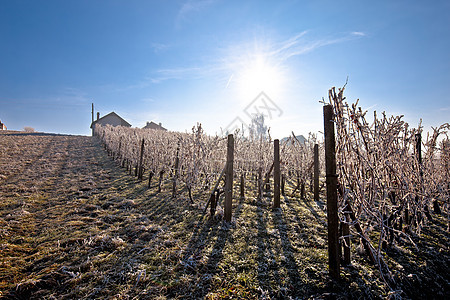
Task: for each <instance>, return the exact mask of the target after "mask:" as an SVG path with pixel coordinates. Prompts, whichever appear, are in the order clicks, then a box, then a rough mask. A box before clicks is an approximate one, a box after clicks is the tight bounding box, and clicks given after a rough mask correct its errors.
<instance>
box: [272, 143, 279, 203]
mask: <svg viewBox="0 0 450 300" xmlns="http://www.w3.org/2000/svg"><path fill="white" fill-rule="evenodd" d="M273 165H274V167H273V181H274V182H273V208H280V141H279V140H274V141H273Z"/></svg>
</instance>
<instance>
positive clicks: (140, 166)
mask: <svg viewBox="0 0 450 300" xmlns="http://www.w3.org/2000/svg"><path fill="white" fill-rule="evenodd" d="M144 143H145V140H144V139H142V143H141V153H140V156H139V171H138V179H142V176H143V175H144V166H143V161H144Z"/></svg>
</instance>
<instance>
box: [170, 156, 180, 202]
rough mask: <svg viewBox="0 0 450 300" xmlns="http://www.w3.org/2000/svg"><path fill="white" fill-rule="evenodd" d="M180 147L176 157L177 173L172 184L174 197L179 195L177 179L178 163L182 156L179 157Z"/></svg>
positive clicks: (176, 172)
mask: <svg viewBox="0 0 450 300" xmlns="http://www.w3.org/2000/svg"><path fill="white" fill-rule="evenodd" d="M179 151H180V148H177V157H176V158H175V175H174V176H173V185H172V198H175V197H176V196H177V179H178V165H179V163H180V158H179V157H178V154H179Z"/></svg>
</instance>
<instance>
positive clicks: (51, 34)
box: [0, 0, 450, 138]
mask: <svg viewBox="0 0 450 300" xmlns="http://www.w3.org/2000/svg"><path fill="white" fill-rule="evenodd" d="M449 20H450V1H439V0H436V1H396V0H392V1H320V0H319V1H318V0H315V1H225V0H216V1H215V0H202V1H200V0H199V1H115V0H111V1H82V0H77V1H71V0H68V1H21V0H17V1H12V0H11V1H7V0H4V1H1V2H0V120H2V121H3V122H4V123H5V124H6V125H7V126H8V129H11V130H22V129H23V127H25V126H30V127H33V128H35V129H36V130H37V131H44V132H55V133H70V134H85V135H89V134H90V129H89V126H90V122H91V103H92V102H94V105H95V110H96V111H100V114H101V115H102V116H103V115H105V114H107V113H109V112H111V111H115V112H116V113H118V114H119V115H121V116H122V117H123V118H124V119H126V120H127V121H128V122H129V123H131V124H132V125H133V126H134V127H142V126H144V125H145V123H146V122H147V121H154V122H162V123H163V126H165V127H166V128H168V129H169V130H178V131H185V130H190V128H192V126H193V125H195V124H196V123H197V122H201V123H202V124H203V127H204V128H205V130H206V131H207V132H208V133H210V134H214V133H220V132H221V130H225V129H226V128H229V127H230V126H232V125H230V123H233V121H236V120H237V122H243V123H246V124H247V123H249V122H250V117H249V116H248V114H246V108H248V107H249V106H250V109H258V107H259V108H260V109H261V112H263V113H264V112H266V113H267V114H268V113H270V112H273V114H272V115H271V116H270V117H269V116H268V117H267V118H266V120H267V123H268V125H269V127H271V133H272V136H273V137H274V138H281V137H284V136H287V135H289V134H290V132H291V131H294V132H295V133H298V134H304V135H306V134H307V133H308V132H317V131H320V130H322V126H323V121H322V105H321V104H320V103H319V100H321V99H322V97H325V98H326V97H327V93H328V89H329V88H330V87H332V86H337V87H340V86H342V85H343V84H344V83H345V81H346V78H347V76H348V77H349V81H348V85H347V90H346V96H347V99H348V100H351V101H353V100H356V99H357V98H359V99H360V104H361V105H362V106H363V107H364V108H368V109H370V110H377V111H378V112H381V111H386V112H387V113H388V114H395V115H398V114H403V115H405V120H407V121H408V122H409V123H410V124H411V126H417V124H418V122H419V120H420V118H422V119H423V124H424V125H425V128H426V129H427V128H430V126H438V125H440V124H442V123H444V122H448V121H450V96H449V92H448V86H449V85H450V51H449V49H450V22H449ZM261 91H264V92H265V94H266V95H267V97H268V98H269V100H270V101H269V100H267V99H266V100H265V101H266V104H268V105H269V106H271V107H272V108H274V107H276V108H277V109H276V110H273V111H268V110H267V111H264V108H262V106H261V105H260V102H258V101H260V99H256V101H254V100H255V98H256V97H257V96H258V94H259V93H260V92H261ZM258 103H259V104H258ZM247 112H248V110H247Z"/></svg>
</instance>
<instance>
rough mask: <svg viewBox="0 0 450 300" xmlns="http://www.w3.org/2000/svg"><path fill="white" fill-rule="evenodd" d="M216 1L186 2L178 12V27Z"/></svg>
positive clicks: (176, 21) (189, 0)
mask: <svg viewBox="0 0 450 300" xmlns="http://www.w3.org/2000/svg"><path fill="white" fill-rule="evenodd" d="M215 2H216V0H188V1H186V2H185V3H184V4H183V5H182V6H181V8H180V10H179V11H178V15H177V17H176V20H175V25H176V27H181V24H182V23H183V22H185V21H186V20H188V19H189V16H190V15H192V14H194V13H198V12H200V11H202V10H204V9H205V8H207V7H208V6H210V5H212V4H214V3H215Z"/></svg>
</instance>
